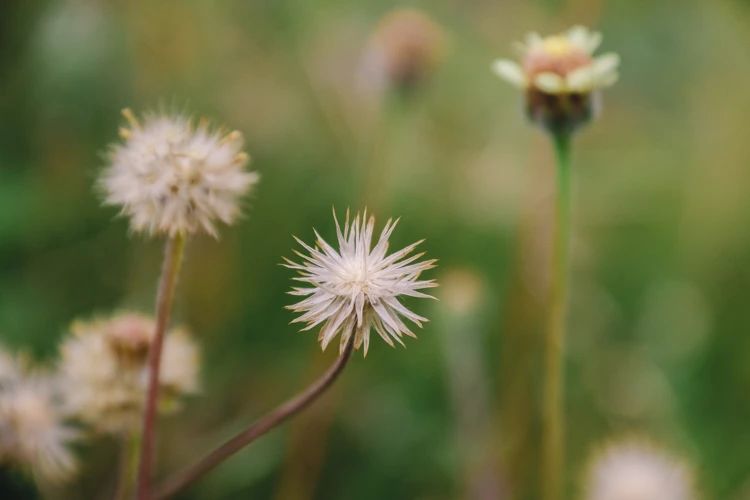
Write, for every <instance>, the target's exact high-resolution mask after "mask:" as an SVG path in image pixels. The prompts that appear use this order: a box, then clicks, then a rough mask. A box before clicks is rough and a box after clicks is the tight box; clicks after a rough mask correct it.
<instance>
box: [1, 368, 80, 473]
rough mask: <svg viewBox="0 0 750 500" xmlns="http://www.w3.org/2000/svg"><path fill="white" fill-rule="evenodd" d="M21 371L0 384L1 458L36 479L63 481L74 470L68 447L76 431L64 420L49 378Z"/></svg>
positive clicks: (75, 468) (53, 386) (74, 461)
mask: <svg viewBox="0 0 750 500" xmlns="http://www.w3.org/2000/svg"><path fill="white" fill-rule="evenodd" d="M21 371H22V370H21V369H19V371H18V373H19V374H20V375H19V376H18V377H14V378H13V379H6V380H5V381H4V383H3V384H1V385H0V461H1V462H8V463H11V464H13V465H16V466H19V467H21V468H24V469H27V470H29V471H31V473H32V475H33V476H34V478H35V479H36V480H37V481H39V482H43V483H58V482H62V481H64V480H66V479H69V478H70V477H71V476H72V475H73V474H75V472H76V470H77V463H76V460H75V457H74V456H73V453H72V451H71V450H70V444H71V443H72V441H73V440H75V438H76V437H77V432H76V431H75V430H74V429H73V428H71V427H69V426H68V425H66V424H65V422H64V415H63V413H62V411H61V407H60V404H59V398H58V394H57V393H56V387H55V385H54V384H53V382H52V379H51V378H50V377H49V376H48V375H44V374H41V373H22V374H21Z"/></svg>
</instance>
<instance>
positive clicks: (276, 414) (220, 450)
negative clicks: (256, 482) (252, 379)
mask: <svg viewBox="0 0 750 500" xmlns="http://www.w3.org/2000/svg"><path fill="white" fill-rule="evenodd" d="M353 348H354V332H352V335H351V336H350V337H349V341H348V342H347V344H346V346H345V347H344V351H343V352H342V353H341V355H340V356H339V357H338V358H337V359H336V361H335V362H334V363H333V365H331V367H330V368H328V370H327V371H326V372H325V373H324V374H323V375H322V376H321V377H320V378H319V379H317V380H316V381H315V382H313V383H312V384H311V385H309V386H308V387H307V388H306V389H305V390H303V391H302V392H299V393H298V394H297V395H296V396H294V397H292V398H291V399H289V400H287V401H286V402H285V403H283V404H281V405H279V406H277V407H276V408H275V409H274V410H272V411H271V412H270V413H267V414H266V415H265V416H263V417H261V418H260V419H259V420H256V421H255V422H254V423H252V424H251V425H250V426H249V427H247V428H246V429H245V430H243V431H241V432H239V433H238V434H236V435H235V436H234V437H233V438H231V439H229V440H228V441H226V442H225V443H224V444H222V445H220V446H218V447H217V448H215V449H214V450H213V451H211V452H210V453H209V454H208V455H206V456H204V457H203V458H201V459H200V460H198V461H197V462H196V463H194V464H193V465H191V466H190V467H188V468H187V469H185V470H184V471H182V472H179V473H177V474H175V475H174V476H172V477H171V478H169V479H167V480H166V481H165V482H164V484H163V485H162V486H161V487H160V488H158V490H157V492H156V495H155V497H154V498H155V499H156V500H162V499H166V498H169V497H171V496H173V495H175V494H176V493H178V492H179V491H181V490H182V489H184V488H186V487H187V486H189V485H190V484H192V483H194V482H195V481H197V480H198V479H200V478H201V477H203V476H204V475H205V474H207V473H208V472H210V471H211V470H212V469H214V468H215V467H216V466H218V465H219V464H221V463H222V462H223V461H224V460H226V459H228V458H229V457H231V456H232V455H234V454H235V453H237V452H238V451H240V450H241V449H242V448H244V447H245V446H247V445H249V444H250V443H252V442H253V441H255V440H256V439H258V438H259V437H260V436H262V435H263V434H265V433H267V432H268V431H270V430H271V429H273V428H274V427H276V426H278V425H280V424H282V423H284V422H285V421H286V420H288V419H289V418H290V417H292V416H294V415H296V414H297V413H299V412H301V411H302V410H304V409H305V408H307V407H308V406H309V405H310V404H311V403H312V402H313V401H315V400H316V399H317V398H318V397H320V395H321V394H323V393H324V392H325V391H326V389H328V388H329V387H330V386H331V385H332V384H333V382H334V381H335V380H336V379H337V378H338V376H339V375H340V374H341V372H342V371H343V370H344V367H345V366H346V364H347V362H348V361H349V358H350V357H351V354H352V350H353Z"/></svg>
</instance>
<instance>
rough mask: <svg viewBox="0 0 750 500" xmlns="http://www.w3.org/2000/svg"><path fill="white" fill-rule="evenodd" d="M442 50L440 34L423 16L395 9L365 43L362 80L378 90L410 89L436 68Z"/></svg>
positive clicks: (415, 11)
mask: <svg viewBox="0 0 750 500" xmlns="http://www.w3.org/2000/svg"><path fill="white" fill-rule="evenodd" d="M444 46H445V36H444V34H443V30H442V29H441V28H440V26H438V25H437V24H436V23H435V22H434V21H433V20H432V19H430V18H429V17H428V16H427V15H426V14H425V13H423V12H422V11H419V10H417V9H412V8H399V9H395V10H393V11H391V12H389V13H388V14H386V15H385V16H384V17H383V19H381V21H380V22H379V23H378V25H377V27H376V28H375V31H374V32H373V34H372V36H371V37H370V40H369V41H368V44H367V47H366V52H365V59H364V68H363V69H364V76H365V77H366V78H367V79H368V80H369V82H370V83H375V84H376V86H378V87H383V86H386V85H391V86H393V87H395V88H398V89H404V90H408V89H411V88H412V87H414V86H415V85H417V84H419V83H421V82H422V81H424V80H425V79H426V78H427V77H429V76H430V75H431V74H432V72H433V71H434V70H435V69H436V68H437V66H438V64H439V62H440V60H441V59H442V56H443V52H444V48H445V47H444Z"/></svg>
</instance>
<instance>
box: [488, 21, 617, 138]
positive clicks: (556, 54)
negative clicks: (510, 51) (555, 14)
mask: <svg viewBox="0 0 750 500" xmlns="http://www.w3.org/2000/svg"><path fill="white" fill-rule="evenodd" d="M601 41H602V36H601V34H600V33H596V32H591V31H589V30H588V29H586V28H584V27H583V26H576V27H574V28H571V29H570V30H568V31H567V32H565V33H561V34H558V35H553V36H548V37H546V38H542V37H541V36H539V35H538V34H536V33H530V34H529V35H527V37H526V43H521V44H519V49H520V52H521V63H520V64H518V63H516V62H513V61H510V60H508V59H498V60H496V61H495V62H494V63H493V65H492V68H493V70H494V71H495V73H497V75H498V76H500V77H501V78H503V79H504V80H507V81H508V82H510V83H511V84H513V85H515V86H516V87H519V88H521V89H523V90H525V91H526V97H527V102H526V107H527V112H528V114H529V116H530V118H531V119H532V120H533V121H535V122H537V123H540V124H542V125H543V126H545V127H547V128H549V129H551V130H553V131H558V130H560V129H564V130H572V129H574V128H575V127H577V126H579V125H581V124H582V123H585V122H587V121H588V120H590V119H591V117H592V116H593V114H594V111H595V110H594V102H595V101H594V100H593V99H592V93H593V92H595V91H597V90H599V89H601V88H604V87H608V86H610V85H612V84H614V83H615V82H616V81H617V78H618V74H617V67H618V65H619V63H620V58H619V56H618V55H617V54H614V53H608V54H604V55H602V56H598V57H594V55H593V54H594V51H595V50H596V49H597V48H598V47H599V44H600V43H601Z"/></svg>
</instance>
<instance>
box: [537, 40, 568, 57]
mask: <svg viewBox="0 0 750 500" xmlns="http://www.w3.org/2000/svg"><path fill="white" fill-rule="evenodd" d="M542 47H543V48H544V51H545V52H546V53H548V54H549V55H551V56H564V55H567V54H569V53H571V52H573V50H574V47H573V44H572V43H570V40H568V38H567V37H564V36H560V35H558V36H550V37H547V38H545V39H544V42H543V45H542Z"/></svg>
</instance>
